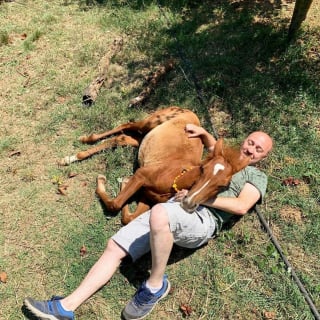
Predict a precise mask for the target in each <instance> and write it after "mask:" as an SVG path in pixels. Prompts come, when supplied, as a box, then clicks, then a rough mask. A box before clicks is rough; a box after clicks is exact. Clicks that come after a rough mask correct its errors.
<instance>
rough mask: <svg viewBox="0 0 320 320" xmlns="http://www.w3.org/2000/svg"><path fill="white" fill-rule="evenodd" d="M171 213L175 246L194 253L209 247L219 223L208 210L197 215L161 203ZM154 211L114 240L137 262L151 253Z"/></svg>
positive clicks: (170, 222) (137, 220)
mask: <svg viewBox="0 0 320 320" xmlns="http://www.w3.org/2000/svg"><path fill="white" fill-rule="evenodd" d="M161 205H162V206H164V207H165V208H166V210H167V213H168V217H169V225H170V230H171V232H172V234H173V238H174V243H175V244H177V245H178V246H181V247H184V248H190V249H194V248H197V247H200V246H201V245H203V244H205V243H207V242H208V241H209V239H211V238H212V237H213V236H214V232H215V229H216V221H215V219H214V217H213V215H212V213H211V212H210V211H209V210H208V209H207V208H205V207H199V208H198V209H197V210H196V211H195V212H193V213H191V214H190V213H188V212H186V211H184V210H183V209H182V208H181V206H180V203H179V202H173V201H170V200H169V201H168V202H165V203H161ZM149 217H150V210H149V211H147V212H145V213H144V214H142V215H141V216H139V217H138V218H136V219H134V220H133V221H131V222H130V223H129V224H127V225H126V226H124V227H122V228H121V229H120V230H119V231H118V232H117V233H116V234H115V235H114V236H113V237H112V239H113V240H114V241H115V242H116V243H117V244H118V245H120V246H121V247H122V248H123V249H124V250H126V251H127V252H128V254H129V255H130V256H131V258H132V260H133V261H135V260H137V259H138V258H140V257H141V256H143V255H144V254H145V253H147V252H149V251H150V243H149V233H150V225H149Z"/></svg>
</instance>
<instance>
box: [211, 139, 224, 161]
mask: <svg viewBox="0 0 320 320" xmlns="http://www.w3.org/2000/svg"><path fill="white" fill-rule="evenodd" d="M213 156H216V157H217V156H223V139H218V140H217V142H216V144H215V146H214V149H213Z"/></svg>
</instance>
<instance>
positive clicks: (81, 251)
mask: <svg viewBox="0 0 320 320" xmlns="http://www.w3.org/2000/svg"><path fill="white" fill-rule="evenodd" d="M86 254H87V248H86V247H85V245H82V247H81V248H80V257H83V256H85V255H86Z"/></svg>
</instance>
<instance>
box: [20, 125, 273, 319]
mask: <svg viewBox="0 0 320 320" xmlns="http://www.w3.org/2000/svg"><path fill="white" fill-rule="evenodd" d="M185 130H186V132H187V133H188V137H189V138H190V139H192V138H195V137H200V138H201V140H202V143H203V144H204V146H205V147H206V148H208V149H209V150H213V149H214V147H215V144H216V139H215V138H214V137H213V136H212V135H211V134H209V133H208V132H207V131H206V130H205V129H204V128H202V127H198V126H195V125H193V124H188V125H187V126H186V128H185ZM272 144H273V142H272V139H271V137H270V136H269V135H268V134H266V133H264V132H262V131H256V132H253V133H251V134H250V135H249V136H248V137H247V138H246V139H245V140H244V141H243V143H242V145H241V148H240V150H241V153H242V154H243V156H245V157H249V158H250V163H249V166H247V167H246V168H244V169H242V170H241V171H239V172H238V173H236V174H235V175H233V177H232V179H231V182H230V185H229V187H228V189H227V190H225V191H223V192H221V193H219V194H218V196H217V197H214V198H212V199H210V200H208V201H207V202H206V203H203V204H202V205H201V206H199V207H198V208H197V209H196V210H195V211H194V212H193V213H188V212H186V211H184V210H183V209H182V207H181V206H180V201H181V199H182V198H183V197H184V196H185V195H186V193H187V192H188V190H181V191H179V192H177V194H176V196H175V198H174V199H172V200H169V201H168V202H166V203H161V204H157V205H155V206H154V207H153V208H152V209H151V210H149V211H147V212H146V213H144V214H142V215H141V216H139V217H138V218H137V219H135V220H133V221H132V222H130V223H129V224H128V225H126V226H124V227H122V228H121V229H120V230H119V231H118V232H117V233H116V234H115V235H114V236H113V237H111V239H110V240H109V241H108V244H107V247H106V249H105V251H104V252H103V254H102V255H101V257H100V259H99V260H98V261H97V262H96V263H95V264H94V265H93V267H92V268H91V270H90V271H89V273H88V274H87V276H86V277H85V278H84V280H83V281H82V282H81V283H80V285H79V287H78V288H76V289H75V290H74V291H73V292H71V293H70V294H69V295H68V296H66V297H53V298H52V299H51V300H46V301H38V300H34V299H32V298H26V299H25V301H24V305H25V306H26V308H27V309H28V310H29V311H30V312H31V313H32V314H33V315H35V316H36V317H38V318H39V319H42V320H47V319H50V320H73V319H74V311H75V310H76V309H77V308H78V307H79V306H80V305H81V304H82V303H83V302H85V301H86V300H87V299H89V298H90V297H91V296H92V295H93V294H94V293H95V292H96V291H97V290H99V289H100V288H101V287H102V286H104V285H106V284H107V282H108V281H109V280H110V279H111V277H112V276H113V274H114V272H115V271H116V270H117V268H118V266H119V265H120V263H121V261H122V260H123V258H124V257H126V256H128V255H129V256H130V257H131V258H132V260H133V261H135V260H137V259H138V258H140V257H141V256H142V255H144V254H145V253H147V252H149V251H150V250H151V256H152V269H151V273H150V277H149V278H148V279H147V280H146V281H144V282H143V283H142V285H141V286H140V288H139V289H138V291H137V292H136V294H135V295H134V296H133V298H132V299H131V300H130V301H129V302H128V303H127V305H126V306H125V308H124V309H123V311H122V316H123V318H124V319H127V320H129V319H131V320H132V319H143V318H145V317H146V316H147V315H148V314H149V313H150V312H151V311H152V310H153V308H154V307H155V306H156V304H157V303H158V302H159V301H160V300H161V299H163V298H164V297H165V296H166V295H167V294H168V292H169V291H170V282H169V280H168V277H167V275H165V269H166V266H167V262H168V259H169V255H170V252H171V249H172V246H173V244H174V243H175V244H177V245H179V246H181V247H185V248H198V247H200V246H202V245H203V244H205V243H207V242H208V241H209V240H210V239H212V238H213V237H215V236H216V235H217V234H218V233H219V232H220V231H221V229H222V228H223V226H225V225H226V224H227V223H229V222H230V221H231V220H232V219H233V218H234V217H241V216H243V215H245V214H246V213H247V212H249V211H250V209H251V208H253V207H254V205H255V204H256V203H258V202H261V201H262V199H263V197H264V195H265V193H266V189H267V176H266V175H265V174H264V173H263V172H261V171H260V170H259V169H257V168H256V167H255V166H254V165H255V164H257V163H258V162H259V161H261V160H263V159H264V158H266V157H267V155H268V154H269V152H270V151H271V150H272Z"/></svg>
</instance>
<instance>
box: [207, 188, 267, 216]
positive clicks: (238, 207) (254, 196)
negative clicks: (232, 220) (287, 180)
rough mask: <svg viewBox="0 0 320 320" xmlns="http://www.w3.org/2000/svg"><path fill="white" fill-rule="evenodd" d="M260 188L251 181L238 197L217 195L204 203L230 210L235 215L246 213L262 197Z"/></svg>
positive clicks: (226, 210)
mask: <svg viewBox="0 0 320 320" xmlns="http://www.w3.org/2000/svg"><path fill="white" fill-rule="evenodd" d="M260 196H261V195H260V192H259V190H258V189H257V188H256V187H255V186H254V185H252V184H251V183H246V184H245V185H244V187H243V189H242V191H241V192H240V194H239V196H238V197H237V198H232V197H217V198H215V199H214V200H213V201H212V200H208V201H207V202H206V203H203V204H204V205H206V206H209V207H212V208H215V209H219V210H222V211H225V212H229V213H232V214H235V215H240V216H242V215H245V214H246V213H247V212H248V211H249V210H250V209H251V208H252V207H253V206H254V205H255V204H256V203H257V202H258V201H259V199H260Z"/></svg>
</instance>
